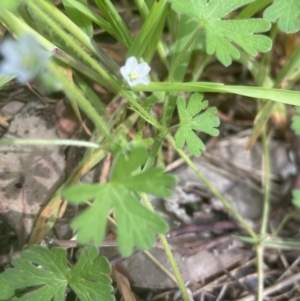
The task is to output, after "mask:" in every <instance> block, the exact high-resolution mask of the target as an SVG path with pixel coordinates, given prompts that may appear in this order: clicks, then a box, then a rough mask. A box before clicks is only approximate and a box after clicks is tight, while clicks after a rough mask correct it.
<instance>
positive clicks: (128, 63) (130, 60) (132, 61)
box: [125, 56, 139, 71]
mask: <svg viewBox="0 0 300 301" xmlns="http://www.w3.org/2000/svg"><path fill="white" fill-rule="evenodd" d="M138 64H139V63H138V61H137V59H136V57H134V56H131V57H129V58H128V59H127V60H126V63H125V67H128V68H130V70H131V71H132V70H134V69H135V68H136V67H137V66H138Z"/></svg>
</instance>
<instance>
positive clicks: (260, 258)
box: [256, 127, 271, 301]
mask: <svg viewBox="0 0 300 301" xmlns="http://www.w3.org/2000/svg"><path fill="white" fill-rule="evenodd" d="M262 142H263V151H264V161H263V162H264V188H265V189H264V191H265V193H264V203H263V213H262V221H261V227H260V238H261V240H262V241H261V242H260V243H259V245H257V247H256V253H257V273H258V277H257V281H258V287H257V300H258V301H263V292H264V243H263V239H264V237H265V235H266V232H267V226H268V220H269V212H270V193H271V186H270V185H271V181H270V174H271V160H270V152H269V148H268V139H267V133H266V127H264V128H263V131H262Z"/></svg>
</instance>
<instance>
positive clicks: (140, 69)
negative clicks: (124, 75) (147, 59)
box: [135, 63, 151, 77]
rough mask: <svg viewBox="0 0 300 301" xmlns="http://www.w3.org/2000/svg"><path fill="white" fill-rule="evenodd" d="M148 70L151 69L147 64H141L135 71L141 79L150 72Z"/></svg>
mask: <svg viewBox="0 0 300 301" xmlns="http://www.w3.org/2000/svg"><path fill="white" fill-rule="evenodd" d="M150 70H151V68H150V66H149V65H148V64H147V63H141V64H139V65H138V66H137V67H136V68H135V71H136V72H137V73H138V75H139V76H141V77H142V76H145V75H147V74H148V73H149V72H150Z"/></svg>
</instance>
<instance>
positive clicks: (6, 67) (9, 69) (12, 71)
mask: <svg viewBox="0 0 300 301" xmlns="http://www.w3.org/2000/svg"><path fill="white" fill-rule="evenodd" d="M0 73H3V74H6V75H17V74H18V73H19V67H18V65H17V64H10V63H8V62H5V61H4V62H3V63H2V64H1V65H0Z"/></svg>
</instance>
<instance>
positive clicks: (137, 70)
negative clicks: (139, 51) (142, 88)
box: [120, 56, 151, 87]
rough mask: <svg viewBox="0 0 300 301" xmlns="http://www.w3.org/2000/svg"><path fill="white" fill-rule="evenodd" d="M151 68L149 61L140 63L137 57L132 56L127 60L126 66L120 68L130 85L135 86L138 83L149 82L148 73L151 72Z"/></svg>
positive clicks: (146, 83)
mask: <svg viewBox="0 0 300 301" xmlns="http://www.w3.org/2000/svg"><path fill="white" fill-rule="evenodd" d="M150 69H151V68H150V67H149V65H148V64H147V63H141V64H139V63H138V61H137V59H136V58H135V57H134V56H131V57H130V58H128V59H127V60H126V63H125V66H123V67H121V68H120V72H121V74H122V76H123V77H124V79H125V80H126V81H127V83H128V85H129V86H131V87H134V86H136V85H138V84H142V85H148V84H149V79H148V78H147V76H146V75H147V74H148V73H149V72H150Z"/></svg>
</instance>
